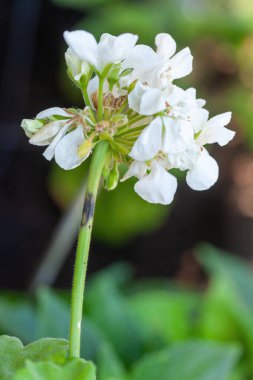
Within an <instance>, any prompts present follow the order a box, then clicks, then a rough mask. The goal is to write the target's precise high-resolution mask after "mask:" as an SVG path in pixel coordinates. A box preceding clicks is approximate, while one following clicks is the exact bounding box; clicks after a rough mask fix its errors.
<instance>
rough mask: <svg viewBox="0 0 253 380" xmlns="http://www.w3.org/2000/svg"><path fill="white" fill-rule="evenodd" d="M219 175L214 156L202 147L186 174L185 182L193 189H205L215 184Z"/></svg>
mask: <svg viewBox="0 0 253 380" xmlns="http://www.w3.org/2000/svg"><path fill="white" fill-rule="evenodd" d="M218 176H219V167H218V164H217V162H216V161H215V159H214V158H212V157H211V156H210V155H209V153H208V152H207V151H206V150H205V149H204V150H203V151H202V152H201V154H200V156H199V158H198V160H197V163H196V166H195V167H194V168H193V169H191V170H189V171H188V172H187V175H186V182H187V184H188V185H189V186H190V187H191V188H192V189H193V190H199V191H201V190H207V189H209V188H210V187H211V186H213V185H214V184H215V182H216V181H217V179H218Z"/></svg>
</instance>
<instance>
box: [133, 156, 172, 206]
mask: <svg viewBox="0 0 253 380" xmlns="http://www.w3.org/2000/svg"><path fill="white" fill-rule="evenodd" d="M176 189H177V180H176V178H175V177H174V176H173V175H171V174H170V173H168V172H167V171H166V170H165V169H164V168H163V167H162V166H161V165H159V164H158V163H157V162H153V163H152V169H151V173H150V174H148V175H147V176H145V177H144V178H142V179H140V180H139V181H138V182H137V183H136V184H135V186H134V190H135V191H136V193H137V194H138V195H139V196H140V197H142V198H143V199H144V200H145V201H148V202H150V203H160V204H163V205H168V204H170V203H171V202H172V201H173V198H174V195H175V192H176Z"/></svg>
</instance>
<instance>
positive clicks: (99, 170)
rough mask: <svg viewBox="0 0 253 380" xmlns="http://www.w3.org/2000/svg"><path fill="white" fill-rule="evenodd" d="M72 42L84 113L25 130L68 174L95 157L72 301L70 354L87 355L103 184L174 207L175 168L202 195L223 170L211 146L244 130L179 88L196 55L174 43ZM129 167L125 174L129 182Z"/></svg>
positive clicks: (57, 115)
mask: <svg viewBox="0 0 253 380" xmlns="http://www.w3.org/2000/svg"><path fill="white" fill-rule="evenodd" d="M64 38H65V41H66V43H67V45H68V49H67V51H66V53H65V58H66V63H67V68H68V75H69V77H70V78H71V80H72V81H73V82H74V83H75V85H76V86H77V87H79V89H80V90H81V92H82V95H83V98H84V102H85V107H84V108H83V109H76V108H59V107H53V108H49V109H47V110H45V111H42V112H40V113H39V114H38V115H37V116H36V117H35V119H25V120H23V121H22V124H21V126H22V128H23V129H24V131H25V133H26V135H27V136H28V137H29V139H30V140H29V142H30V143H31V144H34V145H41V146H47V148H46V150H45V151H44V153H43V155H44V156H45V158H46V159H48V160H51V159H52V158H54V159H55V161H56V162H57V164H58V165H59V166H60V167H61V168H63V169H66V170H70V169H73V168H75V167H77V166H79V165H80V164H81V163H82V162H83V161H85V160H86V158H87V157H88V156H90V155H91V154H92V155H93V156H92V160H91V168H90V174H89V178H88V185H87V193H86V198H85V207H84V214H83V221H82V224H81V229H80V235H79V244H78V252H77V262H76V268H75V275H74V288H73V295H72V312H71V313H72V316H71V332H70V354H71V356H78V355H79V348H80V347H79V346H80V323H81V313H82V305H81V306H80V304H82V297H83V291H84V280H85V273H86V265H87V255H88V248H89V242H90V234H91V228H92V220H93V210H94V203H95V199H96V194H97V189H98V185H99V182H100V177H101V176H103V178H104V181H103V184H104V187H105V188H106V189H107V190H113V189H114V188H115V187H116V186H117V184H118V182H119V180H121V181H124V180H126V179H128V178H129V177H132V176H134V177H136V178H137V181H136V183H135V185H134V190H135V191H136V193H137V194H138V195H139V196H141V197H142V198H143V199H144V200H146V201H148V202H151V203H160V204H164V205H166V204H169V203H171V202H172V201H173V198H174V195H175V192H176V189H177V179H176V177H175V176H174V175H173V174H171V173H170V171H171V169H174V168H176V169H179V170H182V171H186V182H187V184H188V185H189V186H190V187H191V188H192V189H194V190H206V189H208V188H210V187H211V186H212V185H214V183H215V182H216V181H217V179H218V172H219V169H218V164H217V162H216V161H215V160H214V158H212V157H211V156H210V155H209V153H208V151H207V149H206V147H205V145H209V144H213V143H218V144H219V145H220V146H223V145H226V144H227V143H228V142H229V141H230V140H231V139H232V138H233V137H234V134H235V132H233V131H231V130H229V129H227V128H226V125H227V124H228V123H229V122H230V119H231V113H230V112H226V113H223V114H221V115H218V116H215V117H212V118H210V119H209V113H208V111H207V110H206V109H205V108H204V106H205V101H204V100H202V99H197V98H196V90H195V89H194V88H189V89H182V88H180V87H178V86H177V85H175V84H174V80H176V79H178V78H182V77H184V76H186V75H188V74H190V72H191V71H192V55H191V52H190V50H189V48H185V49H183V50H181V51H179V52H177V53H176V43H175V41H174V39H173V38H172V37H171V36H170V35H168V34H165V33H161V34H158V35H157V36H156V38H155V45H156V50H153V49H152V48H150V47H149V46H146V45H138V44H137V45H136V43H137V39H138V38H137V36H135V35H133V34H129V33H125V34H122V35H120V36H117V37H116V36H112V35H110V34H107V33H106V34H103V35H102V36H101V38H100V41H99V42H97V41H96V40H95V38H94V37H93V36H92V35H91V34H90V33H88V32H85V31H74V32H65V33H64ZM93 153H94V154H93ZM121 164H123V165H124V166H125V167H126V171H125V174H124V176H123V178H121V179H120V175H119V165H121Z"/></svg>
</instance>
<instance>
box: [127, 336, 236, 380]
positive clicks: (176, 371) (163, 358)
mask: <svg viewBox="0 0 253 380" xmlns="http://www.w3.org/2000/svg"><path fill="white" fill-rule="evenodd" d="M239 353H240V350H239V349H238V348H237V347H233V346H225V345H221V344H215V343H211V342H204V341H203V342H201V341H188V342H185V343H178V344H175V345H173V346H172V347H171V348H169V349H167V350H165V351H162V352H157V353H155V354H151V355H148V356H147V357H145V358H144V359H142V360H141V361H139V363H137V364H136V365H135V367H134V370H133V373H132V376H131V380H154V379H159V380H186V379H187V380H225V379H228V378H229V376H230V375H231V374H232V371H233V368H234V366H235V364H236V362H237V360H238V357H239Z"/></svg>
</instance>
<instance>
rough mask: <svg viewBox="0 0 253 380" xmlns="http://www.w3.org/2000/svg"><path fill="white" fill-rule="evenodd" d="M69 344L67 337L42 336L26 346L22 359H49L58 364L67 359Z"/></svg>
mask: <svg viewBox="0 0 253 380" xmlns="http://www.w3.org/2000/svg"><path fill="white" fill-rule="evenodd" d="M68 348H69V344H68V341H67V340H65V339H55V338H42V339H39V340H36V341H35V342H32V343H30V344H28V345H27V346H25V347H24V349H23V351H22V355H21V361H22V362H23V361H24V360H25V359H30V360H32V361H36V362H37V361H41V360H49V361H52V362H54V363H56V364H63V363H65V361H66V357H67V354H68Z"/></svg>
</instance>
